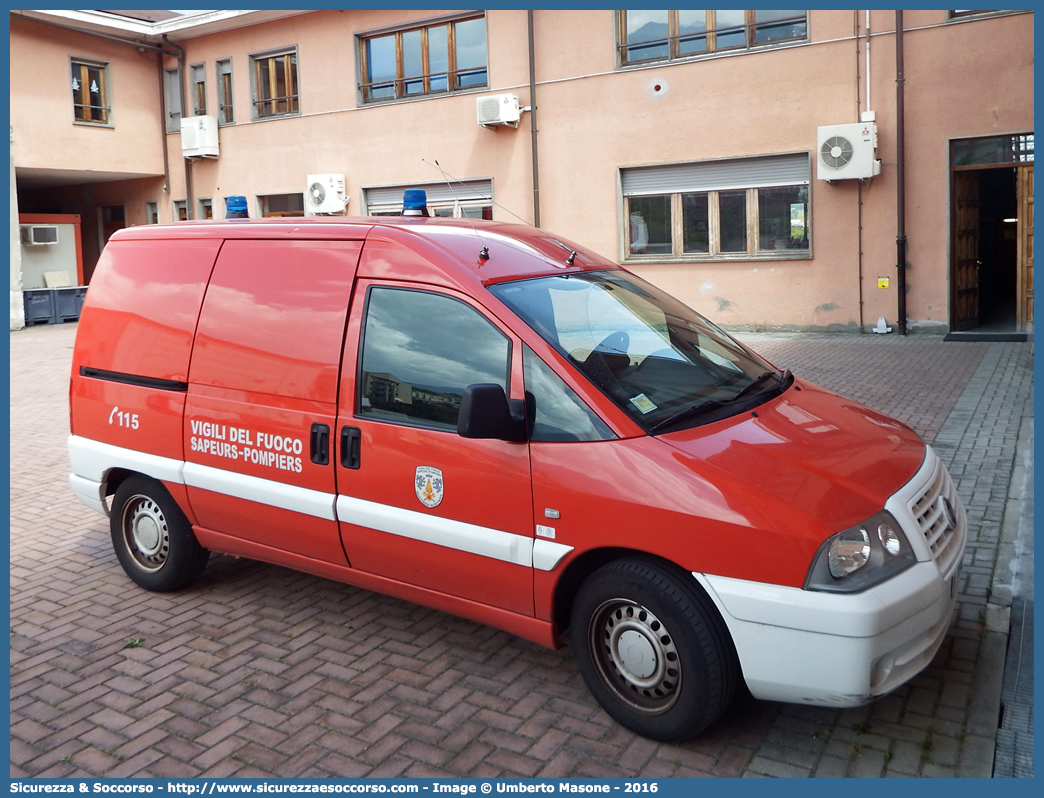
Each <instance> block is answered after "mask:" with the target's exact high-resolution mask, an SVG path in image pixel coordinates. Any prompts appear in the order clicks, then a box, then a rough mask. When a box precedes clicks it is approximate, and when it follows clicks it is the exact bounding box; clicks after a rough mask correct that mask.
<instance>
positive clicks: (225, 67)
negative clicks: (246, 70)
mask: <svg viewBox="0 0 1044 798" xmlns="http://www.w3.org/2000/svg"><path fill="white" fill-rule="evenodd" d="M217 82H218V83H217V90H218V115H217V117H218V124H219V125H231V124H232V123H234V122H235V121H236V117H235V114H233V113H232V59H231V58H225V59H223V60H221V61H218V62H217Z"/></svg>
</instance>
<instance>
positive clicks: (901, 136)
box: [895, 11, 906, 335]
mask: <svg viewBox="0 0 1044 798" xmlns="http://www.w3.org/2000/svg"><path fill="white" fill-rule="evenodd" d="M905 82H906V77H905V76H904V75H903V12H902V11H896V12H895V128H896V130H895V139H896V157H895V161H896V175H897V177H896V192H897V194H898V196H897V197H896V210H897V217H898V218H897V220H896V235H895V245H896V260H897V264H896V268H897V269H898V270H899V271H898V275H897V278H896V289H897V290H898V291H899V319H898V325H897V326H898V327H899V334H900V335H906V128H905V125H906V118H905V107H904V99H905V96H904V95H905V91H904V89H905V86H904V84H905Z"/></svg>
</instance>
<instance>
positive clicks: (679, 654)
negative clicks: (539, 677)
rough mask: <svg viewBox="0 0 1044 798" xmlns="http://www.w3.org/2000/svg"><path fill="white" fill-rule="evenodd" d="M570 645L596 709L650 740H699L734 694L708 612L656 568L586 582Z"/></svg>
mask: <svg viewBox="0 0 1044 798" xmlns="http://www.w3.org/2000/svg"><path fill="white" fill-rule="evenodd" d="M570 637H571V641H572V645H573V648H574V649H575V656H576V659H577V665H578V667H579V670H580V674H581V675H582V676H583V678H584V681H585V682H586V684H587V687H588V689H589V690H590V691H591V693H592V694H593V695H594V697H595V698H596V699H597V700H598V703H599V704H601V705H602V708H603V709H605V711H606V712H608V713H609V715H611V716H612V717H613V718H614V719H615V720H616V721H617V722H619V723H620V724H621V725H623V726H626V727H627V728H628V729H631V730H632V731H634V732H637V733H638V734H640V735H642V736H644V737H649V738H651V739H653V740H662V741H665V742H674V741H680V740H685V739H688V738H690V737H694V736H695V735H697V734H699V733H700V732H701V731H703V730H704V729H706V728H707V727H708V726H710V725H711V724H712V723H713V722H714V721H715V720H717V719H718V718H719V717H720V716H721V715H722V713H723V712H724V711H725V710H726V709H727V708H728V706H729V704H730V703H731V701H732V697H733V695H734V693H735V690H736V683H737V681H738V671H739V667H738V663H737V659H736V654H735V649H734V647H733V645H732V640H731V637H730V636H729V633H728V630H727V629H726V628H725V624H724V622H723V621H722V620H721V617H720V615H719V614H718V612H717V609H716V608H715V607H714V605H713V603H712V602H711V601H710V599H709V598H708V597H707V596H706V595H705V594H704V593H703V591H702V589H701V588H700V587H699V585H698V584H696V582H695V581H694V580H693V579H692V577H691V576H689V575H688V574H685V573H682V572H680V571H678V572H676V571H675V569H674V568H671V567H669V566H667V565H666V564H664V563H659V562H654V561H651V560H619V561H617V562H613V563H609V564H608V565H605V566H602V567H601V568H599V569H598V570H597V571H595V572H594V573H593V574H591V576H589V577H588V578H587V580H586V581H585V582H584V583H583V584H582V585H581V586H580V590H579V591H578V593H577V595H576V599H575V601H574V602H573V611H572V617H571V621H570Z"/></svg>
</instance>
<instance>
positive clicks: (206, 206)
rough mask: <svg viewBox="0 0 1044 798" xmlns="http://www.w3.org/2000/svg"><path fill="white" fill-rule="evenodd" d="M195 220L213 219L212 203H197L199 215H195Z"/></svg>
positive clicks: (204, 200)
mask: <svg viewBox="0 0 1044 798" xmlns="http://www.w3.org/2000/svg"><path fill="white" fill-rule="evenodd" d="M196 218H197V219H213V218H214V203H213V202H212V201H211V200H209V199H201V200H200V201H199V213H198V214H197V215H196Z"/></svg>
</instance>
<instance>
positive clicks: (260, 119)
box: [219, 111, 301, 127]
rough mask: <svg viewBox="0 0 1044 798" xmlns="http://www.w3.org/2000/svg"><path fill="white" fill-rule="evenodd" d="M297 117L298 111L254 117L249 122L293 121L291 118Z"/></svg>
mask: <svg viewBox="0 0 1044 798" xmlns="http://www.w3.org/2000/svg"><path fill="white" fill-rule="evenodd" d="M298 116H301V112H300V111H294V112H293V113H292V114H272V115H271V116H255V117H254V118H253V119H251V120H250V121H251V122H274V121H276V120H279V119H293V118H295V117H298ZM232 124H235V122H233V123H232ZM219 127H228V125H220V126H219Z"/></svg>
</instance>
